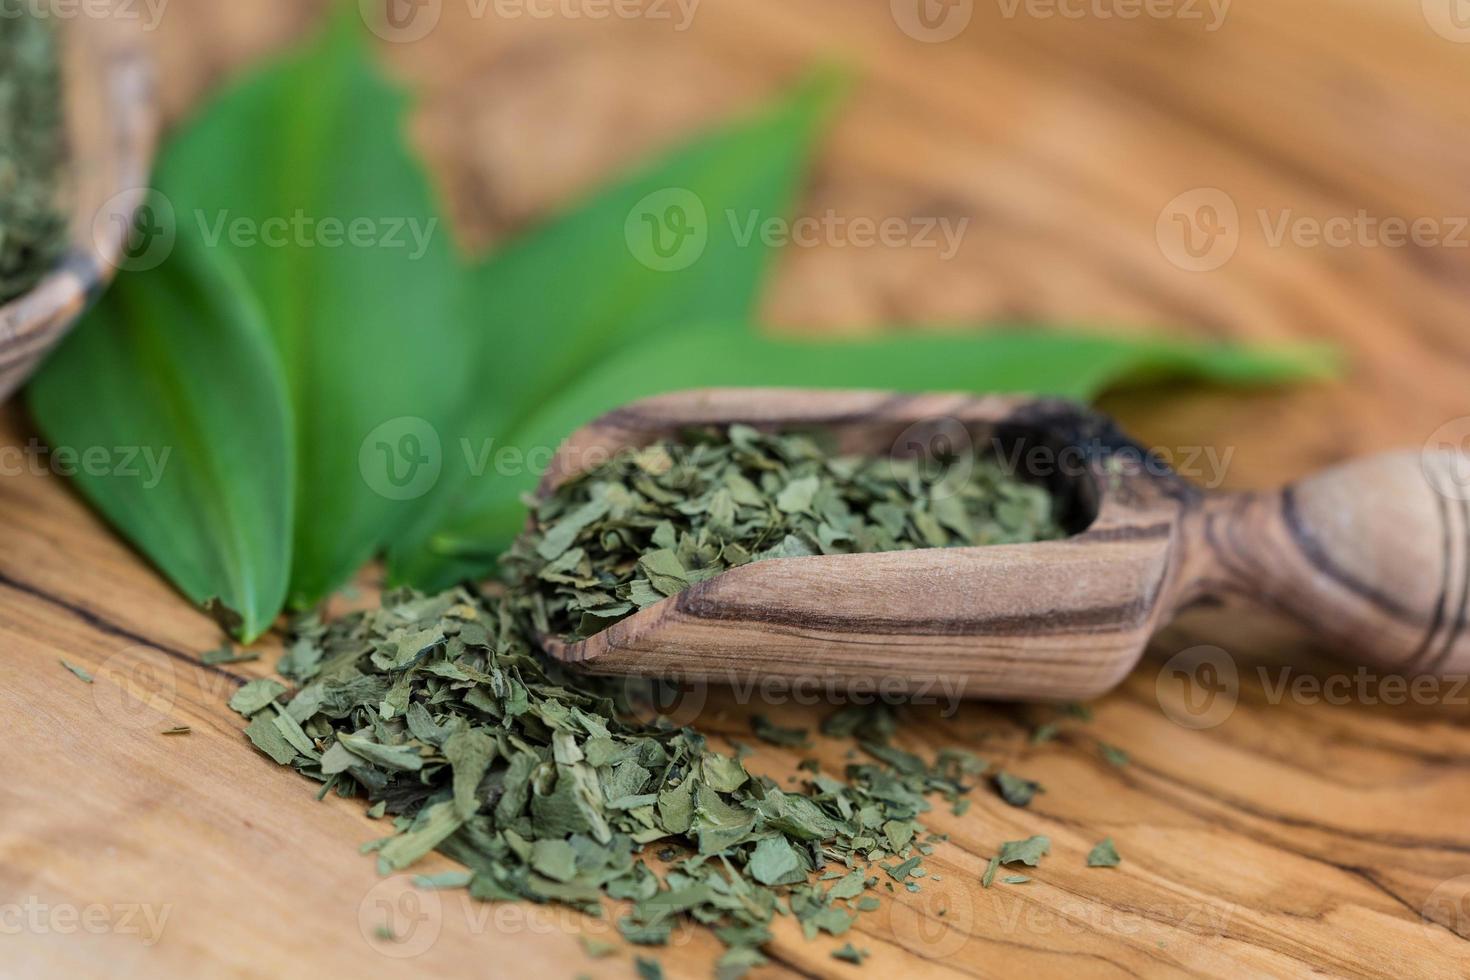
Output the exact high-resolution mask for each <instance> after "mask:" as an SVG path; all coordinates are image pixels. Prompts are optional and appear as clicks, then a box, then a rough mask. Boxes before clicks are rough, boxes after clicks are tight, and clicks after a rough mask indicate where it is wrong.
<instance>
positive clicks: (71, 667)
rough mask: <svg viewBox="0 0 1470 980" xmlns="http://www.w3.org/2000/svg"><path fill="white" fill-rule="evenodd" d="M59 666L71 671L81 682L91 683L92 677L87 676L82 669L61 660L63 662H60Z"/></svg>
mask: <svg viewBox="0 0 1470 980" xmlns="http://www.w3.org/2000/svg"><path fill="white" fill-rule="evenodd" d="M61 666H63V667H65V668H66V669H67V670H69V671H71V672H72V673H73V674H76V675H77V676H78V677H80V678H81V679H82V680H84V681H86V682H87V683H88V684H91V683H92V675H91V674H89V673H87V672H86V671H85V670H83V669H82V668H80V667H78V666H77V665H76V664H72V663H67V662H66V661H65V660H63V661H61Z"/></svg>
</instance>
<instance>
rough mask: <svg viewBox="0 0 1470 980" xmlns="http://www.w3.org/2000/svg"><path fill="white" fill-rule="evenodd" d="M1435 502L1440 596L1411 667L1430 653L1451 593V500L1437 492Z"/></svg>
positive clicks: (1412, 659)
mask: <svg viewBox="0 0 1470 980" xmlns="http://www.w3.org/2000/svg"><path fill="white" fill-rule="evenodd" d="M1435 503H1436V504H1437V505H1438V507H1437V511H1438V513H1439V529H1440V541H1441V558H1440V577H1439V596H1438V597H1437V598H1436V599H1435V600H1434V616H1433V617H1432V618H1431V620H1430V623H1429V630H1428V631H1427V632H1426V633H1425V634H1424V639H1423V641H1422V642H1420V644H1419V647H1418V649H1416V650H1415V651H1414V655H1413V656H1412V657H1410V658H1409V662H1408V666H1409V667H1411V668H1415V667H1418V666H1419V662H1420V661H1421V660H1423V659H1424V657H1425V656H1426V655H1428V653H1429V651H1430V649H1431V648H1432V647H1433V645H1434V637H1435V635H1436V634H1437V633H1438V632H1439V629H1440V627H1441V626H1442V625H1443V624H1444V610H1445V603H1446V602H1447V601H1448V599H1449V593H1450V568H1451V565H1450V562H1451V560H1452V559H1453V555H1452V554H1451V552H1452V551H1453V548H1454V539H1453V538H1452V537H1450V513H1449V501H1447V500H1446V499H1445V498H1444V495H1443V494H1435Z"/></svg>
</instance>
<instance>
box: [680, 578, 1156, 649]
mask: <svg viewBox="0 0 1470 980" xmlns="http://www.w3.org/2000/svg"><path fill="white" fill-rule="evenodd" d="M701 584H703V583H701ZM1157 589H1158V585H1157V583H1155V585H1154V587H1153V589H1151V590H1150V594H1149V595H1148V596H1145V597H1141V598H1139V599H1137V600H1135V601H1133V602H1126V603H1119V604H1116V605H1112V606H1091V607H1087V608H1084V609H1065V610H1057V611H1056V612H1055V613H1052V614H1050V615H1049V616H1048V617H1047V619H1046V622H1044V623H1040V622H1037V620H1036V617H1034V616H1029V615H1018V616H1011V615H997V616H976V617H952V618H948V619H925V620H916V619H898V618H890V617H884V616H828V615H825V614H823V613H819V612H797V611H794V610H790V609H779V608H774V607H771V606H761V607H755V606H744V605H738V604H733V603H729V602H724V601H722V600H719V599H717V598H716V599H709V600H707V599H706V598H705V597H704V596H703V595H699V594H696V593H697V592H698V591H699V588H698V586H696V587H695V588H693V589H690V590H688V591H687V592H682V593H680V594H679V595H678V596H676V597H674V601H675V603H676V608H677V609H678V611H679V613H680V614H682V615H685V616H688V617H689V618H691V619H698V620H703V621H705V622H739V623H741V624H742V625H748V626H750V627H752V628H763V627H767V626H786V627H792V628H795V629H806V630H820V631H823V632H828V633H837V634H847V633H858V634H864V633H868V634H884V633H891V634H895V635H901V634H908V635H917V636H986V635H988V636H1026V637H1036V636H1057V635H1068V634H1078V633H1095V632H1097V631H1098V630H1099V629H1100V628H1109V629H1111V628H1113V627H1116V626H1118V625H1119V624H1124V625H1133V626H1142V625H1143V624H1144V622H1146V620H1147V618H1148V613H1149V611H1150V610H1151V609H1152V608H1153V598H1154V594H1155V593H1156V592H1157Z"/></svg>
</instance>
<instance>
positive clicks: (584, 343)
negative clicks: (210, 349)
mask: <svg viewBox="0 0 1470 980" xmlns="http://www.w3.org/2000/svg"><path fill="white" fill-rule="evenodd" d="M841 87H842V85H841V81H840V79H838V78H837V77H835V76H833V75H831V74H828V73H818V74H816V75H814V76H812V78H810V79H809V80H808V81H807V82H806V83H805V84H803V85H801V86H799V87H798V88H797V89H796V90H795V91H794V92H793V93H792V94H791V95H790V96H788V97H787V98H785V99H783V100H782V101H780V102H778V103H777V104H776V105H774V106H772V107H770V108H768V109H766V110H764V111H762V112H761V113H759V114H758V115H756V116H754V117H752V118H750V119H748V120H743V121H740V122H737V123H733V124H730V125H727V126H725V127H722V128H721V129H719V130H716V131H714V132H711V133H709V134H708V135H705V136H704V137H702V138H699V139H696V140H694V141H693V142H690V143H688V144H686V145H684V146H682V147H680V148H678V149H677V150H675V151H673V152H672V153H671V154H669V155H668V156H667V157H665V158H664V159H662V160H660V161H658V162H656V163H654V164H653V165H651V166H648V167H646V168H645V169H643V170H641V171H640V172H638V173H635V174H633V175H632V176H630V177H627V178H624V179H622V180H620V181H618V182H616V183H614V184H612V185H611V186H609V187H606V188H604V189H602V190H600V191H598V192H597V193H596V194H595V195H594V196H592V197H591V198H590V199H588V200H586V201H584V202H582V203H581V204H579V205H577V206H574V207H573V208H571V209H570V210H568V211H567V212H566V213H564V214H562V215H561V216H559V217H556V218H554V219H552V220H551V221H550V222H548V223H546V224H544V225H542V226H540V227H538V228H536V229H534V230H533V231H531V232H530V233H529V234H528V235H527V236H526V237H525V238H523V239H521V240H520V241H518V242H515V243H512V244H511V245H510V246H509V247H507V248H505V249H504V250H502V251H500V252H497V253H495V254H493V255H492V256H490V257H489V258H488V259H487V260H485V261H483V262H481V263H479V264H478V265H476V266H475V267H474V268H473V269H472V270H471V271H470V273H469V275H468V282H467V284H466V289H465V295H464V297H463V300H464V304H465V305H464V308H463V318H464V319H465V321H466V322H467V323H470V324H473V325H476V327H477V328H478V329H477V333H478V335H479V336H481V337H483V338H484V340H485V341H486V342H487V343H485V345H484V346H483V348H482V349H481V350H480V353H479V366H480V367H479V370H480V373H481V375H482V376H483V377H485V378H488V379H493V383H491V384H488V385H485V386H483V389H482V392H481V393H480V394H479V395H478V397H477V399H476V400H475V404H474V405H473V406H472V407H471V410H470V413H469V414H468V415H467V416H466V417H465V418H464V419H463V420H462V423H461V425H460V431H459V433H458V436H459V438H457V439H454V440H451V441H453V442H454V443H455V444H456V449H459V450H463V451H456V452H451V453H446V459H445V467H446V468H445V471H444V473H443V474H442V476H441V479H440V481H439V484H438V486H437V487H436V488H435V492H434V494H433V495H432V496H431V497H430V498H429V499H428V500H426V501H424V505H425V506H424V508H423V511H422V513H421V514H420V517H419V519H418V520H417V521H415V524H414V527H413V528H412V529H410V531H408V532H406V533H405V535H404V536H403V538H402V539H401V540H400V541H399V542H397V543H396V544H395V545H394V546H393V547H392V548H391V549H390V556H389V557H390V568H389V571H390V575H391V577H392V578H393V579H394V580H397V581H411V582H414V583H416V584H423V583H425V582H427V581H431V580H432V581H437V582H440V583H441V584H445V585H447V584H449V583H450V582H452V581H453V580H454V579H455V578H457V577H459V574H458V573H459V572H468V571H471V569H454V568H452V567H448V566H446V565H445V564H444V556H442V555H437V554H434V553H432V552H426V551H425V550H424V546H425V543H426V541H427V538H428V535H429V533H430V532H431V531H433V530H434V529H435V528H436V527H437V526H438V525H440V524H442V523H443V522H444V521H445V520H446V519H447V518H448V517H449V516H451V515H452V514H454V513H465V512H473V511H475V510H476V509H478V507H479V506H480V501H483V500H486V499H491V498H498V496H499V495H500V494H501V493H504V492H509V493H510V494H511V495H512V496H514V495H515V494H516V493H519V491H520V490H521V489H524V488H525V486H526V485H527V481H526V480H525V479H524V478H522V479H516V478H515V477H514V476H506V475H503V474H502V475H497V474H496V472H495V466H494V463H493V460H494V453H495V452H496V451H498V450H499V449H501V448H502V447H504V446H507V445H509V446H517V447H520V448H522V449H525V448H529V447H528V446H527V444H525V443H521V442H519V441H517V440H514V439H509V438H508V437H510V436H511V435H512V434H513V433H515V432H516V431H518V430H519V429H520V428H521V427H523V426H524V424H525V422H526V420H527V419H529V418H531V417H533V416H535V415H536V414H537V413H539V412H541V411H543V410H544V408H545V406H546V405H547V404H548V403H550V402H552V401H554V400H555V399H556V398H557V397H559V396H560V393H561V392H562V391H563V390H564V389H566V388H567V387H568V386H570V385H573V384H574V383H576V382H577V380H578V379H579V378H581V377H582V376H584V375H586V374H587V373H589V372H593V371H597V370H600V368H601V365H602V364H603V363H604V362H605V361H606V360H607V358H608V357H610V356H612V355H614V354H615V353H617V352H620V351H628V350H632V349H636V348H637V343H638V342H639V341H642V340H645V339H650V338H653V337H655V336H656V335H658V334H659V333H660V332H661V331H666V330H667V329H668V328H670V327H672V326H675V325H679V324H684V323H689V322H700V321H705V320H711V319H721V320H735V321H743V322H748V321H750V320H751V319H753V317H754V314H755V310H756V304H757V301H758V299H759V297H760V284H761V281H762V279H763V277H764V274H765V272H766V270H767V267H768V266H769V264H770V260H771V249H770V248H768V247H767V246H766V245H765V244H764V243H763V242H762V240H761V238H760V236H759V234H756V233H754V230H753V229H752V226H751V221H752V219H755V220H759V221H764V220H768V219H770V218H773V217H778V218H784V217H785V216H787V215H788V214H789V213H790V212H791V210H792V207H793V204H794V200H795V197H796V194H797V191H798V188H799V184H800V182H801V179H802V177H803V176H804V174H805V172H806V166H807V159H808V157H809V155H810V153H811V150H812V145H813V143H814V141H815V138H816V135H817V133H818V132H819V131H820V126H821V123H822V122H823V121H824V120H825V119H826V117H827V116H828V115H829V113H830V110H831V107H832V104H833V102H834V100H835V99H836V97H837V95H838V94H839V92H840V90H841ZM670 209H673V210H670ZM680 214H682V215H684V216H685V217H686V218H687V219H688V221H689V222H690V224H689V227H690V228H691V229H692V230H691V232H690V235H689V237H687V238H685V239H683V241H684V242H685V246H684V250H683V251H682V252H679V253H678V254H675V255H673V256H672V258H671V259H668V260H665V259H661V258H660V257H659V255H658V253H657V252H656V251H654V250H653V249H654V241H653V234H655V233H658V234H660V235H661V236H662V237H663V238H664V239H665V240H664V242H663V245H666V246H668V248H670V249H672V248H673V245H674V242H675V240H676V233H675V232H674V231H672V230H671V229H670V228H669V227H668V226H667V225H665V226H664V227H663V228H662V229H659V228H658V227H657V226H658V225H659V224H660V223H661V222H665V221H666V220H667V221H670V222H674V223H675V224H678V223H679V222H682V221H683V220H684V219H683V218H678V217H675V216H677V215H680ZM650 222H652V225H650ZM679 227H683V225H679ZM686 263H687V264H686ZM554 445H555V443H552V444H551V446H554ZM547 448H550V447H547ZM507 482H508V483H510V484H513V485H514V486H515V487H516V489H515V490H510V489H508V488H505V489H503V488H502V485H503V484H506V483H507Z"/></svg>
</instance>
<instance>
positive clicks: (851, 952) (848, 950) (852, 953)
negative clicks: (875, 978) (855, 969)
mask: <svg viewBox="0 0 1470 980" xmlns="http://www.w3.org/2000/svg"><path fill="white" fill-rule="evenodd" d="M871 955H872V954H871V953H869V952H868V951H867V950H866V949H858V948H857V947H856V946H854V945H853V944H852V943H847V944H846V945H845V946H843V947H842V948H841V949H834V950H833V951H832V958H833V959H834V960H842V961H843V962H844V963H853V964H856V965H858V966H862V964H863V960H865V959H867V958H868V957H869V956H871Z"/></svg>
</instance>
